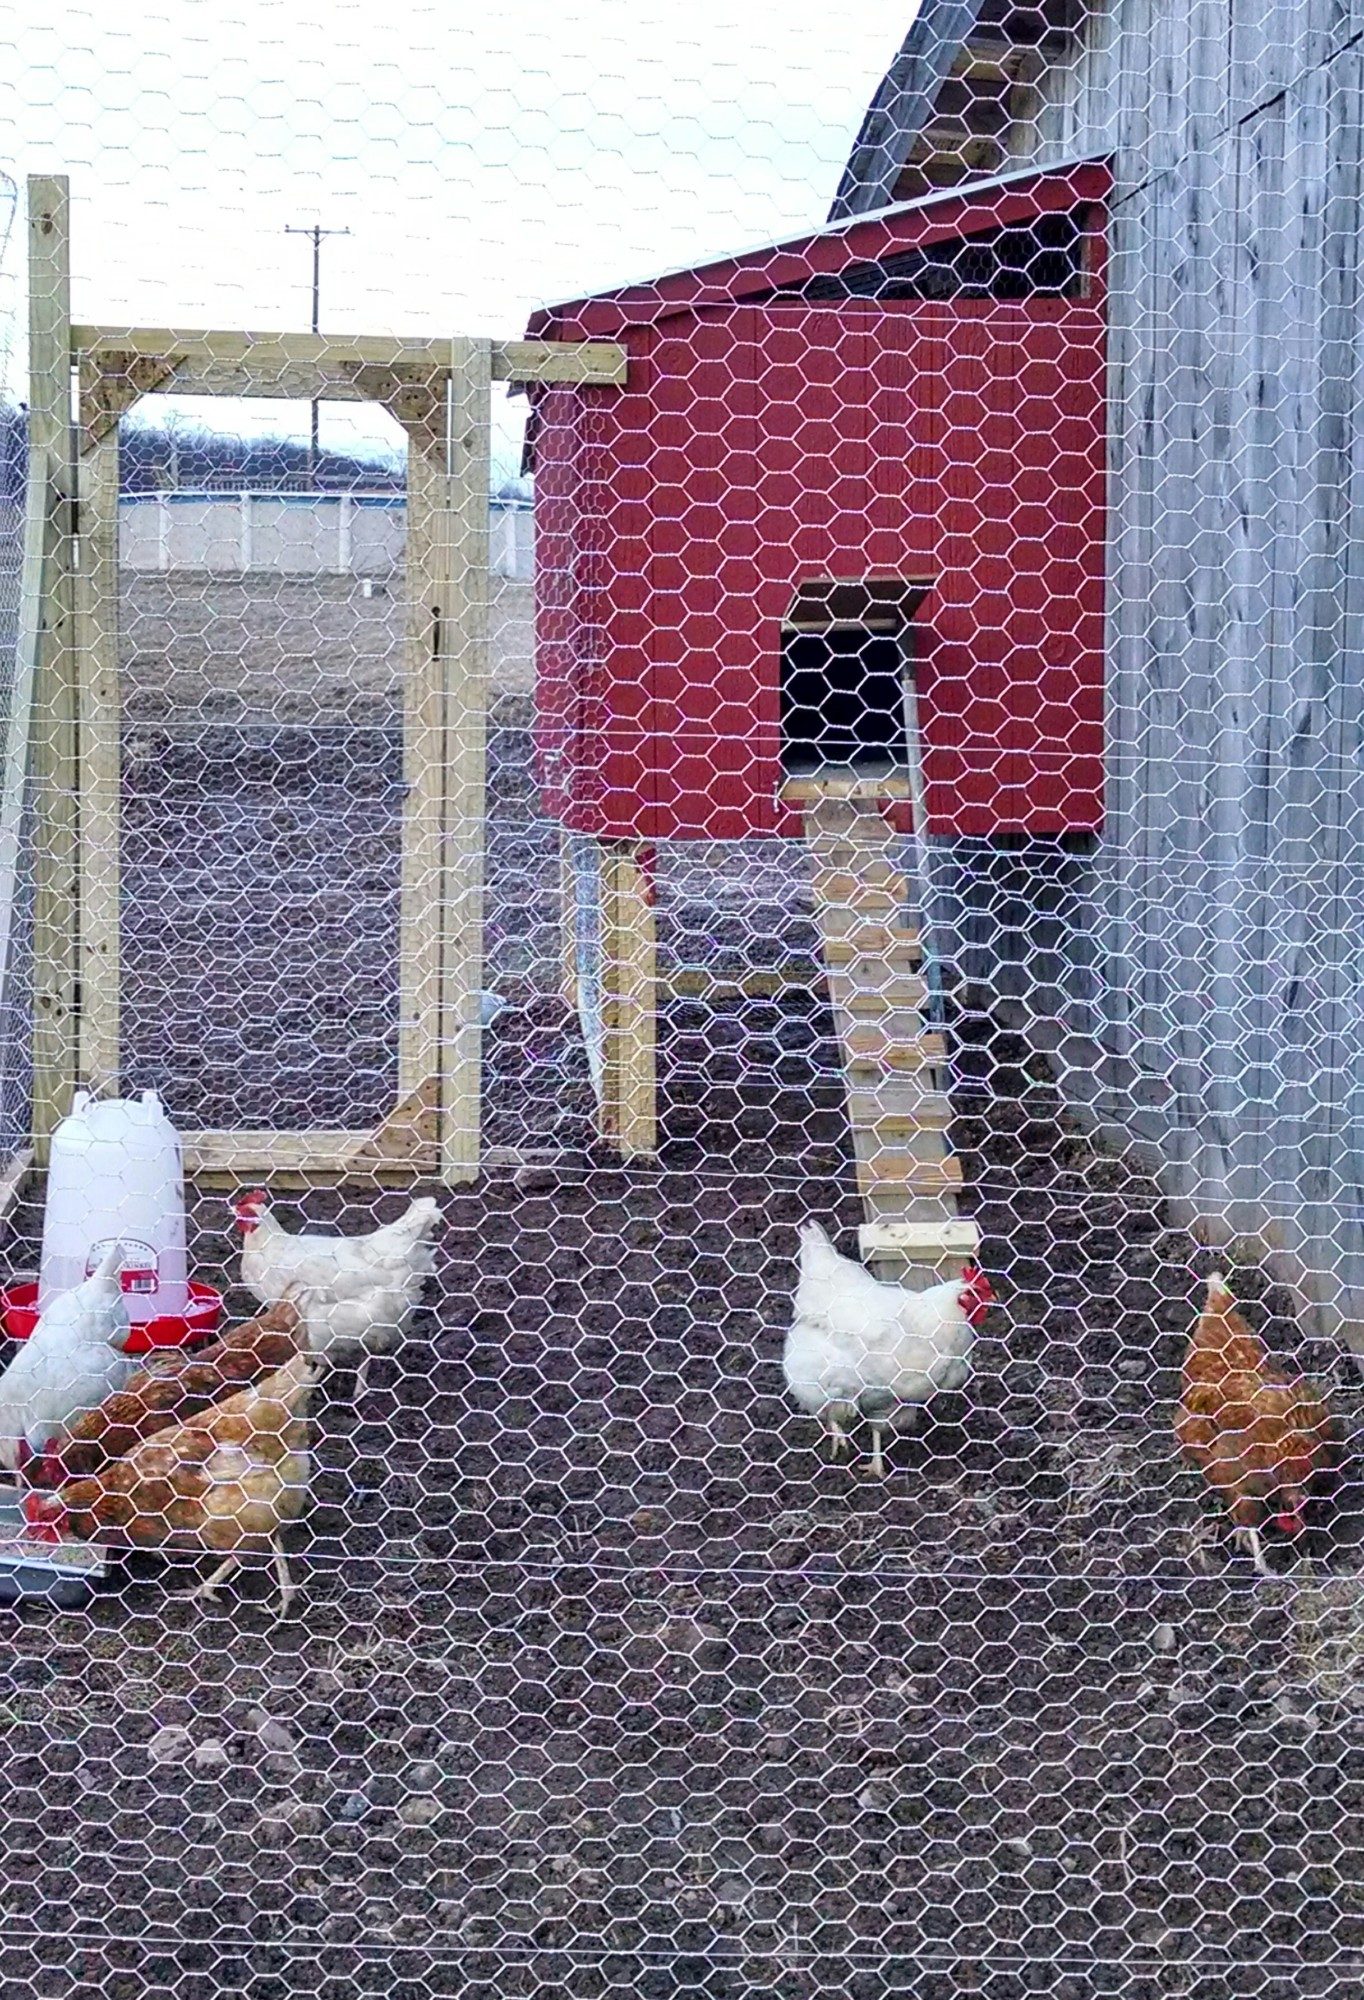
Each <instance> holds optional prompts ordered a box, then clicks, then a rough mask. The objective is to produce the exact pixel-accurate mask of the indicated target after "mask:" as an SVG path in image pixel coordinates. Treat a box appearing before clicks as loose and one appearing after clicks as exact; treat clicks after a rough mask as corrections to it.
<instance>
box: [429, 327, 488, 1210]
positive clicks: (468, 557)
mask: <svg viewBox="0 0 1364 2000" xmlns="http://www.w3.org/2000/svg"><path fill="white" fill-rule="evenodd" d="M451 350H452V352H451V373H450V405H449V410H450V432H449V447H448V449H449V462H448V477H449V486H448V494H447V503H446V511H445V517H444V521H443V523H442V527H443V532H444V536H446V537H448V541H447V542H446V544H445V550H444V562H445V568H446V589H447V593H448V595H447V615H446V619H445V624H444V643H445V646H446V648H447V649H448V672H447V681H446V690H447V692H446V738H445V767H446V783H445V798H444V810H443V814H442V833H443V841H444V853H445V871H444V902H445V912H444V924H443V926H442V933H443V949H442V962H441V1021H440V1054H441V1064H440V1079H441V1087H440V1151H441V1164H442V1173H443V1177H444V1178H445V1179H446V1180H447V1181H455V1180H471V1179H472V1178H473V1176H474V1175H475V1174H476V1173H477V1172H478V1159H479V1127H480V1117H481V1106H482V1073H483V1027H482V1013H481V1008H482V988H483V877H484V865H485V845H486V825H487V811H488V808H487V782H486V772H487V736H488V596H489V585H488V554H489V551H488V499H489V488H490V486H491V482H492V346H491V343H490V342H488V341H486V340H454V341H452V342H451Z"/></svg>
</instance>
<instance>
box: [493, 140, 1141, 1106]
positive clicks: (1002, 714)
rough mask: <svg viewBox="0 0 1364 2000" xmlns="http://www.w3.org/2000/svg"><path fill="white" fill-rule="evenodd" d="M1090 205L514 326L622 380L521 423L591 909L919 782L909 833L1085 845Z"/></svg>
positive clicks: (725, 274) (840, 249)
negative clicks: (655, 856) (826, 805)
mask: <svg viewBox="0 0 1364 2000" xmlns="http://www.w3.org/2000/svg"><path fill="white" fill-rule="evenodd" d="M1109 189H1110V179H1109V174H1108V171H1107V169H1106V167H1105V166H1104V165H1103V164H1102V163H1086V164H1082V165H1078V166H1072V167H1069V168H1067V169H1065V170H1063V171H1057V172H1052V173H1042V174H1038V173H1028V174H1015V175H1010V176H1005V177H1002V178H1000V179H997V180H994V181H991V182H981V183H977V184H976V185H975V186H973V187H971V188H969V189H966V190H962V189H956V190H952V191H950V192H946V193H942V194H936V195H933V196H931V197H929V198H927V199H920V200H917V201H914V202H909V203H904V204H901V205H899V206H896V207H894V208H890V209H887V210H884V211H882V212H881V213H880V214H877V215H874V216H871V217H867V218H863V219H859V220H856V221H853V222H850V223H843V224H840V225H838V226H836V227H831V228H827V229H824V230H821V231H820V232H818V233H817V234H814V235H809V236H806V237H803V238H801V239H799V240H798V241H794V242H790V243H783V244H777V245H773V246H770V247H767V248H764V249H760V250H757V251H753V252H750V253H748V254H746V255H743V256H739V257H732V258H727V259H724V260H722V261H718V262H715V263H712V264H707V265H704V266H701V267H699V268H697V269H695V270H690V271H683V272H675V273H671V274H669V275H667V276H663V277H660V278H657V279H655V280H654V281H652V282H650V283H646V284H639V285H634V286H631V287H629V288H627V289H625V290H620V291H614V292H610V293H604V294H601V295H599V296H597V297H594V298H588V299H580V300H576V301H574V302H572V303H570V304H566V305H561V306H556V307H553V308H551V309H549V310H547V311H545V312H542V313H539V314H537V315H536V316H535V318H534V319H533V320H532V321H531V324H530V328H529V331H530V332H531V333H532V334H533V335H534V336H535V337H537V338H541V339H551V340H553V339H562V340H566V341H569V340H589V339H598V340H600V339H609V340H613V341H616V342H619V343H620V344H621V345H622V346H623V347H624V348H625V350H626V353H627V355H628V377H627V384H626V387H625V388H624V389H623V390H610V389H597V388H587V389H580V388H576V387H562V386H553V387H550V386H546V387H543V388H539V389H537V390H535V391H533V395H534V404H533V411H532V419H531V450H532V453H533V460H534V466H535V475H536V588H537V637H536V648H537V670H536V671H537V725H536V726H537V745H538V755H539V762H540V778H541V783H542V788H543V797H544V800H545V804H546V808H547V810H548V811H549V812H550V813H551V814H552V815H553V816H554V817H555V818H556V819H557V820H558V821H559V822H560V823H561V825H562V826H563V828H564V829H565V831H566V832H567V833H568V834H569V835H571V836H578V842H577V847H578V851H579V852H581V851H582V847H583V843H584V842H590V843H597V844H601V850H602V853H603V855H604V856H605V857H606V860H607V863H608V867H607V873H606V877H605V878H604V879H605V881H606V886H605V889H604V891H603V894H604V896H605V898H606V903H607V905H608V906H609V905H610V904H611V899H612V897H613V895H615V896H616V897H617V898H619V897H624V898H626V899H627V900H628V898H629V895H630V893H631V890H632V884H631V883H630V882H629V881H628V880H618V881H617V884H616V889H615V891H613V890H612V888H611V883H610V879H609V876H610V869H611V868H613V867H614V868H617V869H619V868H622V867H623V868H625V869H626V871H627V873H628V871H629V869H630V867H631V866H633V867H634V868H635V869H636V870H638V868H639V867H640V865H641V860H642V859H643V861H644V863H645V865H646V866H647V845H648V844H652V843H655V842H658V841H672V840H687V839H708V840H716V839H718V840H731V839H739V838H745V837H750V836H753V835H776V836H781V835H800V834H802V833H803V832H806V833H808V832H809V830H810V829H809V821H810V813H811V806H812V803H814V802H817V801H824V800H828V799H830V798H833V797H840V798H842V799H843V800H844V801H845V802H847V801H848V800H849V799H852V800H861V801H863V802H865V801H866V800H867V799H868V798H870V797H873V796H876V797H878V798H880V799H886V798H891V799H894V798H896V797H899V798H902V799H903V798H906V797H907V796H909V794H910V793H911V792H912V791H913V790H915V786H914V785H913V784H912V782H911V780H912V779H913V778H914V777H915V776H916V771H915V768H914V767H915V765H916V761H917V775H918V777H919V778H920V780H921V783H920V785H919V787H918V795H919V797H920V799H921V816H922V818H923V820H924V827H923V828H922V829H921V830H925V831H927V832H928V833H929V834H931V835H939V836H951V835H960V836H975V837H980V836H984V837H993V836H1002V835H1008V836H1015V837H1016V836H1019V835H1023V836H1034V837H1037V836H1056V835H1062V834H1067V833H1075V832H1080V831H1093V830H1094V829H1097V828H1098V826H1099V824H1100V821H1101V818H1102V813H1103V661H1104V630H1103V626H1104V609H1103V600H1104V577H1103V551H1104V528H1105V523H1104V479H1105V436H1106V423H1105V399H1104V348H1105V310H1104V304H1105V301H1104V246H1105V204H1106V200H1107V197H1108V193H1109ZM907 690H912V695H913V699H912V700H911V701H910V702H909V703H908V704H907V702H906V699H905V696H906V691H907ZM916 710H917V716H916ZM916 721H917V732H916V729H915V724H916ZM907 732H908V733H907ZM916 736H917V740H916ZM641 845H643V846H644V847H645V850H646V851H645V855H644V856H643V857H641V854H640V851H639V850H640V847H641ZM642 886H643V885H642V883H638V882H637V883H635V884H634V885H633V888H634V889H635V890H638V889H640V888H641V887H642ZM641 900H643V899H641ZM613 916H614V917H620V916H621V910H620V909H619V908H616V909H614V910H613V909H612V908H611V907H607V908H606V912H605V916H604V917H602V916H601V914H600V913H599V916H598V920H597V924H598V935H599V936H600V937H602V938H603V939H605V940H606V942H607V952H606V962H605V963H604V964H603V967H602V973H603V981H604V999H605V1004H606V1008H607V1013H608V1017H612V1018H615V1019H616V1020H619V1019H623V1018H624V1017H625V1016H626V1015H627V1014H628V1013H629V1012H630V1006H629V1004H628V1003H627V1001H626V999H625V998H623V997H622V992H616V993H613V992H612V990H611V989H612V985H613V980H614V983H615V984H616V985H617V986H621V985H622V981H623V989H628V988H629V987H630V983H631V982H630V974H629V968H628V967H626V968H624V969H623V970H622V971H620V976H619V977H617V976H616V973H614V972H613V967H612V963H611V957H612V950H611V939H612V918H613ZM646 923H647V920H646V919H645V918H644V917H642V916H640V917H637V918H636V920H635V925H634V930H635V932H636V933H639V932H640V931H641V930H642V929H643V928H644V927H646ZM626 931H627V933H628V932H629V926H628V925H627V926H626ZM622 949H624V947H622ZM642 950H643V948H642V947H640V948H637V949H636V952H635V959H636V967H635V975H634V985H635V989H638V987H639V985H640V981H641V980H643V979H645V977H646V974H647V970H648V968H647V966H645V965H644V962H643V955H642ZM626 955H627V956H628V951H627V953H626ZM618 970H619V969H618ZM649 997H650V999H651V997H652V996H651V995H650V996H649ZM607 1025H608V1029H609V1028H610V1026H611V1018H608V1024H607ZM642 1032H643V1031H642V1029H641V1031H640V1034H637V1036H636V1039H637V1040H638V1039H640V1035H641V1034H642ZM641 1059H642V1058H641ZM622 1060H623V1059H622ZM627 1066H628V1065H627ZM616 1109H617V1112H618V1113H621V1112H622V1107H620V1106H617V1107H616ZM622 1115H624V1117H625V1118H626V1120H627V1122H628V1119H629V1113H628V1109H626V1110H624V1112H623V1113H622ZM608 1122H609V1121H608ZM645 1122H646V1124H647V1120H646V1121H645ZM639 1129H640V1131H641V1132H644V1131H645V1126H644V1125H641V1126H640V1128H639Z"/></svg>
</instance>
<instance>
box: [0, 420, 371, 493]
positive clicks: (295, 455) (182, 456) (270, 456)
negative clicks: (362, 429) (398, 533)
mask: <svg viewBox="0 0 1364 2000" xmlns="http://www.w3.org/2000/svg"><path fill="white" fill-rule="evenodd" d="M121 444H122V448H121V450H120V452H119V483H120V486H121V489H122V491H123V492H124V493H161V492H164V491H166V490H167V489H169V490H171V491H172V492H173V491H175V490H176V489H177V488H184V489H186V490H189V491H195V490H200V491H201V490H202V489H203V488H205V487H228V488H232V487H250V488H252V489H253V490H255V491H263V492H270V491H279V492H293V493H298V492H307V491H309V490H311V489H313V488H317V489H320V490H322V491H325V492H329V493H345V492H348V491H354V490H356V489H363V490H364V491H365V492H367V493H401V492H402V490H403V485H404V479H403V472H402V468H401V465H398V464H394V463H392V462H389V463H385V462H384V461H383V460H372V459H362V458H353V457H351V456H350V454H349V453H347V452H339V451H326V450H323V451H321V452H319V454H318V460H317V466H316V470H315V471H314V472H312V473H311V474H310V471H309V465H308V447H307V446H306V445H305V444H296V443H294V442H292V441H291V440H288V439H283V438H236V437H225V436H223V435H221V434H220V433H218V432H216V431H206V430H200V429H198V428H196V427H191V426H187V425H183V424H176V425H168V426H167V427H166V428H165V429H161V428H159V427H158V428H156V429H153V428H152V427H151V426H149V425H142V424H125V426H124V428H123V435H122V440H121ZM26 450H27V427H26V412H25V411H24V410H22V409H12V408H10V409H0V496H3V497H4V498H5V499H7V500H16V499H18V498H19V496H20V495H21V494H22V492H23V488H24V458H25V453H26Z"/></svg>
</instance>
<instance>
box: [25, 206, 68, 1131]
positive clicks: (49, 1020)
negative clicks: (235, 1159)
mask: <svg viewBox="0 0 1364 2000" xmlns="http://www.w3.org/2000/svg"><path fill="white" fill-rule="evenodd" d="M28 251H29V255H28V277H29V477H30V488H29V490H30V493H31V494H37V495H39V496H42V500H41V507H42V512H41V519H40V520H39V521H37V522H35V523H33V528H34V533H35V534H36V535H37V536H38V537H39V538H40V543H41V552H40V564H41V572H42V589H41V597H40V602H39V605H38V624H37V631H36V657H35V660H34V669H35V672H34V703H35V718H34V722H35V727H34V739H33V770H34V778H35V781H36V793H37V832H36V837H35V855H34V914H33V952H34V968H33V1136H34V1143H35V1150H36V1153H37V1156H38V1158H39V1161H40V1163H41V1161H42V1160H43V1159H44V1158H45V1154H46V1144H47V1140H48V1139H49V1137H50V1136H51V1133H52V1131H53V1128H54V1127H55V1126H56V1124H57V1122H58V1121H59V1119H61V1118H62V1117H63V1116H64V1115H65V1113H66V1112H67V1111H68V1110H69V1108H70V1102H71V1093H72V1091H73V1089H74V1088H75V1085H76V1081H77V1040H76V1009H77V998H78V996H77V987H76V923H77V912H78V900H77V897H78V879H79V852H78V827H77V818H76V784H77V736H76V679H75V669H74V647H73V634H72V622H73V621H72V609H73V605H72V597H73V585H72V573H73V568H74V551H73V533H72V510H73V504H74V500H75V463H74V433H73V426H72V422H71V244H70V208H69V193H68V184H67V181H66V178H65V176H58V175H54V176H50V177H49V176H35V177H33V178H32V179H31V180H30V181H29V184H28Z"/></svg>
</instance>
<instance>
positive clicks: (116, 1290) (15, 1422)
mask: <svg viewBox="0 0 1364 2000" xmlns="http://www.w3.org/2000/svg"><path fill="white" fill-rule="evenodd" d="M122 1269H123V1246H122V1244H120V1243H114V1244H112V1245H111V1246H110V1248H109V1249H108V1250H107V1251H106V1253H105V1255H104V1258H103V1261H102V1262H101V1263H100V1264H99V1265H98V1267H97V1268H96V1269H95V1270H94V1271H93V1272H92V1273H91V1275H90V1276H89V1277H88V1278H86V1279H85V1281H84V1282H83V1283H82V1284H79V1285H77V1286H76V1287H75V1288H74V1289H73V1290H72V1291H69V1292H63V1293H62V1294H61V1296H60V1297H59V1298H55V1299H54V1300H53V1301H52V1303H51V1305H50V1306H49V1307H48V1308H47V1311H46V1312H45V1313H44V1314H43V1316H42V1318H41V1319H40V1320H39V1321H38V1324H37V1325H36V1326H35V1327H34V1329H33V1331H32V1333H31V1334H30V1335H29V1337H28V1339H27V1340H26V1341H25V1342H24V1344H23V1346H22V1347H21V1348H20V1349H19V1352H18V1353H17V1354H16V1355H15V1357H14V1359H13V1361H11V1362H10V1364H9V1367H8V1368H7V1369H6V1370H5V1372H4V1374H3V1375H2V1376H0V1465H3V1466H4V1467H5V1468H6V1470H8V1471H10V1472H22V1471H23V1470H24V1468H25V1466H27V1465H28V1464H29V1462H30V1460H32V1459H33V1458H35V1457H40V1456H41V1455H42V1453H43V1452H44V1451H45V1450H46V1449H47V1446H48V1445H49V1444H50V1443H51V1441H52V1439H53V1437H54V1436H55V1435H56V1434H57V1432H58V1431H60V1430H61V1429H62V1428H63V1426H65V1425H66V1424H68V1423H70V1422H72V1421H73V1420H74V1419H75V1418H76V1417H79V1416H82V1415H83V1414H84V1413H85V1412H86V1411H87V1410H94V1409H98V1407H99V1405H100V1404H101V1403H102V1402H103V1401H104V1399H105V1398H106V1396H111V1395H112V1394H113V1393H114V1392H115V1390H118V1389H121V1388H122V1387H123V1385H124V1383H125V1382H126V1381H127V1380H128V1378H129V1376H130V1375H131V1374H132V1373H133V1371H134V1369H135V1368H136V1367H137V1360H136V1357H135V1356H131V1355H128V1354H125V1353H124V1351H123V1350H124V1348H125V1347H126V1345H127V1342H128V1335H129V1332H130V1331H131V1329H130V1325H129V1320H128V1308H127V1306H126V1305H125V1304H124V1302H123V1286H122V1283H121V1281H120V1277H119V1273H120V1272H121V1271H122Z"/></svg>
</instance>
